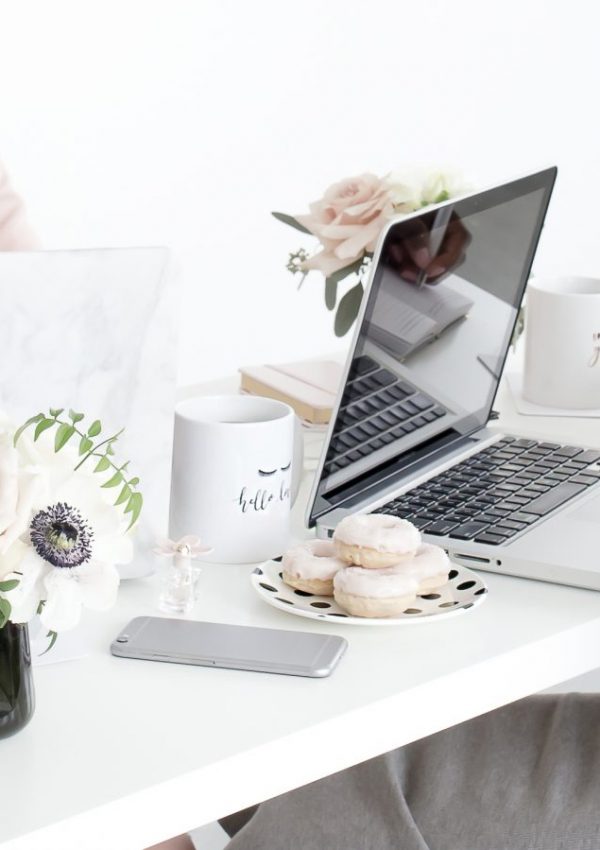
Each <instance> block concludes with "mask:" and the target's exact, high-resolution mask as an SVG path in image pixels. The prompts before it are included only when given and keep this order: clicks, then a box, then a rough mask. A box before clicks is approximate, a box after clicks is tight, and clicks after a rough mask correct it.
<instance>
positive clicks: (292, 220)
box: [271, 212, 314, 236]
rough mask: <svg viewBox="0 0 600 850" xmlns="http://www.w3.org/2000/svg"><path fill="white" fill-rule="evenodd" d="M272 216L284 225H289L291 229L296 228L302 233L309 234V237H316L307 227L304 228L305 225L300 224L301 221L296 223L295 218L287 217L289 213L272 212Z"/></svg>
mask: <svg viewBox="0 0 600 850" xmlns="http://www.w3.org/2000/svg"><path fill="white" fill-rule="evenodd" d="M271 215H272V216H273V217H274V218H276V219H277V221H282V222H283V223H284V224H287V225H289V226H290V227H295V228H296V230H300V231H301V232H302V233H308V234H309V236H314V233H311V231H310V230H309V229H308V228H307V227H304V225H303V224H300V222H299V221H296V219H295V218H293V217H292V216H291V215H287V213H280V212H272V213H271Z"/></svg>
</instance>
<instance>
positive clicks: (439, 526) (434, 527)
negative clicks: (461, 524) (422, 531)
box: [427, 519, 456, 537]
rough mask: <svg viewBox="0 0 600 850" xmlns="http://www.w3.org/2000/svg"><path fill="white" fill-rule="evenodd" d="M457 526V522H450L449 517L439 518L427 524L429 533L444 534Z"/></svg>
mask: <svg viewBox="0 0 600 850" xmlns="http://www.w3.org/2000/svg"><path fill="white" fill-rule="evenodd" d="M455 527H456V523H454V522H448V520H447V519H439V520H436V522H432V523H431V525H428V526H427V534H434V535H439V536H440V537H441V536H444V535H446V534H448V533H449V532H450V531H452V529H453V528H455Z"/></svg>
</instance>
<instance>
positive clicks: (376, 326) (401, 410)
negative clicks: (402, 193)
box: [312, 169, 555, 519]
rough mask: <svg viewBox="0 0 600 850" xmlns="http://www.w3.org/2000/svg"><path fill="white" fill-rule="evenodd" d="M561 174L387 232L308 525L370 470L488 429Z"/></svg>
mask: <svg viewBox="0 0 600 850" xmlns="http://www.w3.org/2000/svg"><path fill="white" fill-rule="evenodd" d="M554 175H555V171H554V169H550V170H548V171H545V172H541V173H540V174H536V175H533V176H531V177H527V178H525V179H522V180H518V181H515V182H513V183H509V184H507V185H505V186H501V187H499V188H496V189H491V190H489V191H486V192H482V193H480V194H478V195H473V196H471V197H469V198H465V199H463V200H459V201H456V202H449V203H448V204H445V205H443V206H441V207H439V208H438V209H436V210H432V211H429V212H424V213H422V214H420V215H417V216H411V218H409V219H406V220H404V221H402V220H401V221H398V222H397V223H395V224H394V225H392V227H391V228H390V229H389V231H388V232H387V235H386V236H385V238H384V241H383V245H382V247H381V252H380V255H379V260H378V262H377V266H376V268H375V270H374V273H373V278H372V282H371V286H370V289H369V292H368V301H367V304H366V308H365V312H364V316H363V319H362V324H361V327H360V331H359V334H358V337H357V339H356V343H355V346H354V350H353V352H352V357H351V363H350V367H349V372H348V375H347V378H346V384H345V387H344V391H343V395H342V399H341V402H340V406H339V409H338V412H337V417H336V420H335V423H334V427H333V431H332V434H331V439H330V442H329V446H328V449H327V454H326V457H325V461H324V464H323V469H322V472H321V478H320V481H319V485H318V489H317V493H316V500H315V504H314V506H313V513H312V519H314V518H316V517H317V516H319V515H320V514H322V513H324V512H326V511H327V510H329V509H331V508H332V507H334V506H335V505H336V504H339V503H340V502H341V501H343V500H344V498H345V495H346V491H347V489H348V487H350V486H351V485H352V482H354V481H356V480H357V479H359V478H361V477H364V476H365V475H366V474H368V473H369V472H370V471H375V470H376V469H377V468H378V467H380V466H389V464H390V461H395V462H397V463H398V464H399V465H402V461H403V459H405V458H407V457H410V458H411V459H413V458H414V459H418V457H419V456H420V455H424V454H425V453H427V452H428V451H431V450H432V449H435V448H436V447H438V446H441V445H444V443H445V442H451V441H452V440H453V439H456V438H458V437H460V436H463V435H465V434H469V433H472V432H473V431H475V430H477V429H478V428H480V427H483V426H484V425H485V423H486V422H487V420H488V418H489V414H490V411H491V405H492V402H493V399H494V395H495V393H496V389H497V386H498V382H499V379H500V374H501V371H502V367H503V364H504V359H505V357H506V353H507V351H508V346H509V343H510V338H511V335H512V332H513V329H514V325H515V321H516V318H517V313H518V310H519V307H520V304H521V300H522V297H523V293H524V290H525V286H526V283H527V279H528V276H529V273H530V269H531V263H532V261H533V255H534V253H535V249H536V247H537V242H538V238H539V234H540V231H541V226H542V222H543V218H544V215H545V212H546V208H547V205H548V200H549V196H550V191H551V187H552V183H553V180H554Z"/></svg>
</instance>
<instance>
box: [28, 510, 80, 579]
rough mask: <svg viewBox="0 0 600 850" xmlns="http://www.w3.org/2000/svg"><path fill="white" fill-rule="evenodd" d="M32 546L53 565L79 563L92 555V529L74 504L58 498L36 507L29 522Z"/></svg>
mask: <svg viewBox="0 0 600 850" xmlns="http://www.w3.org/2000/svg"><path fill="white" fill-rule="evenodd" d="M29 536H30V537H31V543H32V545H33V548H34V549H35V551H36V552H37V553H38V555H39V556H40V558H43V559H44V560H45V561H48V562H49V563H50V564H52V566H53V567H63V568H67V567H78V566H79V565H80V564H83V563H85V562H86V561H89V560H90V558H91V557H92V538H93V536H94V532H93V530H92V529H91V528H90V527H89V525H88V524H87V522H86V520H85V519H84V518H83V517H82V516H81V514H80V513H79V511H78V510H77V508H73V507H71V505H67V503H66V502H59V503H58V504H56V505H50V506H49V507H48V508H46V510H45V511H39V512H38V513H37V514H36V515H35V516H34V518H33V519H32V521H31V525H30V526H29Z"/></svg>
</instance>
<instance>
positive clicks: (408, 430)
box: [402, 422, 416, 434]
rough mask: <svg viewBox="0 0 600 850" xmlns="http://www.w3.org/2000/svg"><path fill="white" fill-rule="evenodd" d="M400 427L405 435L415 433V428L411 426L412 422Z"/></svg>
mask: <svg viewBox="0 0 600 850" xmlns="http://www.w3.org/2000/svg"><path fill="white" fill-rule="evenodd" d="M402 427H403V428H404V432H405V433H406V434H410V433H411V431H416V428H415V426H414V425H413V424H412V422H405V423H404V425H403V426H402Z"/></svg>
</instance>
